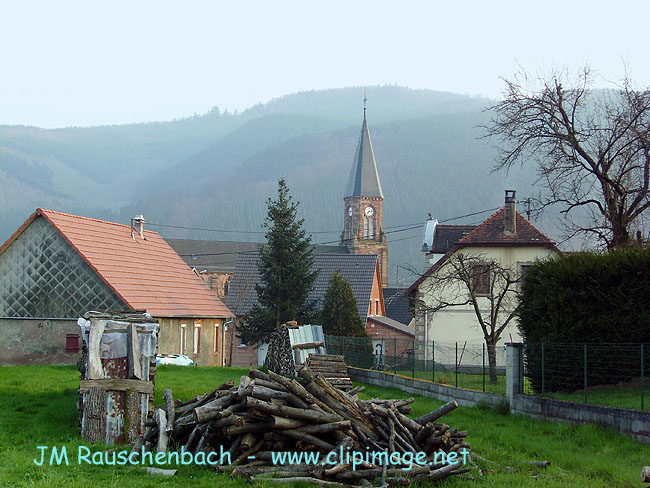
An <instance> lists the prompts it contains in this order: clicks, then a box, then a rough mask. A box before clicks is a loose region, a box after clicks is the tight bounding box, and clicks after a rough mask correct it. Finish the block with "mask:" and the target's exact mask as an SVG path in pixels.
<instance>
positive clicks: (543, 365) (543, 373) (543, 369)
mask: <svg viewBox="0 0 650 488" xmlns="http://www.w3.org/2000/svg"><path fill="white" fill-rule="evenodd" d="M545 369H546V368H545V364H544V343H543V342H542V396H544V391H545V390H544V387H545V386H546V385H545V384H544V376H545V373H546V371H545Z"/></svg>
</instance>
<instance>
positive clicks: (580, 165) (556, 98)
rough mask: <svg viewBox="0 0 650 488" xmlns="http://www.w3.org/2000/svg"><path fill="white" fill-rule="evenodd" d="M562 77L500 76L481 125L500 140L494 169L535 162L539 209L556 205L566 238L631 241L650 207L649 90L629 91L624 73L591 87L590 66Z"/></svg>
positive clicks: (612, 242) (615, 243)
mask: <svg viewBox="0 0 650 488" xmlns="http://www.w3.org/2000/svg"><path fill="white" fill-rule="evenodd" d="M567 78H568V75H562V76H559V75H552V76H549V77H538V78H536V79H529V77H528V75H527V74H526V73H522V74H520V75H519V76H517V77H515V78H514V79H513V80H505V81H506V84H507V88H506V91H505V97H504V100H503V101H502V102H499V103H497V104H496V105H495V106H493V107H492V108H491V111H492V113H493V118H492V121H491V124H490V125H489V126H488V127H487V136H488V137H495V138H496V139H497V140H498V141H499V143H498V146H499V150H500V155H499V162H498V164H497V165H496V169H506V170H507V169H509V168H511V167H512V166H513V165H515V164H528V163H529V162H532V163H535V164H536V165H537V174H538V180H537V183H541V184H542V185H543V187H544V188H545V191H544V192H543V193H542V194H540V203H541V208H545V207H547V206H549V205H555V204H559V205H560V207H561V212H562V213H563V214H564V216H565V217H566V220H565V223H566V228H567V230H568V236H567V237H571V236H573V235H577V234H582V235H585V234H587V235H591V236H592V237H596V239H597V241H598V242H599V243H601V244H604V245H605V246H606V247H607V248H608V249H613V248H616V247H626V246H629V245H630V244H632V242H633V238H632V233H633V231H634V230H635V229H636V230H639V226H640V224H641V220H642V219H643V218H644V216H645V217H646V218H647V214H646V211H647V210H648V208H649V207H650V193H649V191H648V184H649V181H650V90H648V89H645V90H641V91H638V90H634V89H633V88H632V87H631V82H630V80H629V78H628V77H627V76H626V77H625V79H624V80H623V82H622V83H621V86H617V87H615V88H614V89H606V90H591V89H590V87H591V86H592V85H593V81H594V78H595V76H594V75H593V74H592V73H591V72H590V70H589V69H588V68H585V69H584V70H583V71H582V72H581V73H580V75H579V76H578V78H577V81H576V82H575V83H573V84H572V85H571V86H567V85H566V84H565V82H564V81H563V80H566V79H567ZM577 209H584V211H585V212H586V214H587V218H586V219H585V214H584V213H583V212H579V211H577ZM578 214H580V215H578ZM581 220H582V222H581Z"/></svg>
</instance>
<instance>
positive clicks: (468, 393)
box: [348, 366, 507, 407]
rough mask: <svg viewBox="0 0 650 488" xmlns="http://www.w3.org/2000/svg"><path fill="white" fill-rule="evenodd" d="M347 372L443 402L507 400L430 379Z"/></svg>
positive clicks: (362, 379) (465, 404)
mask: <svg viewBox="0 0 650 488" xmlns="http://www.w3.org/2000/svg"><path fill="white" fill-rule="evenodd" d="M348 374H349V375H350V378H351V379H353V380H355V381H360V382H362V383H366V384H369V385H375V386H386V387H389V388H398V389H399V390H402V391H404V392H406V393H410V394H411V395H419V396H423V397H427V398H435V399H437V400H441V401H443V402H448V401H451V400H456V401H457V402H458V405H460V406H462V407H472V406H474V405H476V404H477V403H479V402H485V403H487V404H488V405H493V406H494V405H498V404H499V403H503V402H505V401H507V398H506V397H505V396H504V395H496V394H494V393H483V392H482V391H474V390H464V389H462V388H454V387H453V386H446V385H440V384H438V383H432V382H430V381H425V380H419V379H416V378H409V377H407V376H401V375H398V374H391V373H384V372H380V371H374V370H370V369H361V368H352V367H350V366H348Z"/></svg>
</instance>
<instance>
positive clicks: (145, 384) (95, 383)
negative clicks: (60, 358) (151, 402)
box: [79, 378, 153, 394]
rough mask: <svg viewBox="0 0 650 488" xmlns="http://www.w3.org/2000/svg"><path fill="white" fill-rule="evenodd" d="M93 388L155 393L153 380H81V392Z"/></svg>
mask: <svg viewBox="0 0 650 488" xmlns="http://www.w3.org/2000/svg"><path fill="white" fill-rule="evenodd" d="M91 388H101V389H102V390H104V391H127V390H134V391H137V392H139V393H149V394H153V382H151V381H140V380H127V379H124V378H106V379H101V380H81V382H80V385H79V392H80V393H86V392H87V391H89V390H90V389H91Z"/></svg>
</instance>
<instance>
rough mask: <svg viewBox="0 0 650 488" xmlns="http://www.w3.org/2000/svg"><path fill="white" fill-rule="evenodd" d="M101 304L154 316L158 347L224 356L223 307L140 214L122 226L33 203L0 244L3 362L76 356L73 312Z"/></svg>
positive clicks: (200, 357) (201, 357)
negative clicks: (42, 207)
mask: <svg viewBox="0 0 650 488" xmlns="http://www.w3.org/2000/svg"><path fill="white" fill-rule="evenodd" d="M107 309H111V310H143V311H146V312H147V313H149V314H150V315H151V316H153V318H154V319H156V320H157V321H158V323H159V324H160V332H159V340H158V344H159V353H160V354H178V353H183V354H187V355H188V356H190V357H191V358H192V359H193V360H194V362H195V363H196V364H198V365H202V366H221V365H223V359H224V352H223V350H224V328H225V324H226V323H227V321H228V320H230V319H231V318H232V314H231V312H230V310H228V307H226V306H225V305H224V303H223V302H222V301H221V300H220V299H219V298H218V297H217V296H216V295H215V294H214V293H212V291H211V290H210V289H209V288H208V286H207V285H206V284H205V283H204V282H203V280H201V278H200V277H199V276H198V275H197V274H196V273H194V272H193V271H192V270H191V269H190V268H189V267H188V266H187V265H186V264H185V262H184V261H183V260H182V259H181V258H180V257H179V256H178V254H177V253H176V252H175V251H174V250H173V249H172V248H171V247H170V246H169V244H167V242H165V240H164V239H163V238H162V237H160V236H159V235H158V233H156V232H153V231H150V230H146V229H144V219H143V218H142V217H141V216H140V217H139V218H136V219H134V220H133V221H132V222H131V225H130V226H129V225H123V224H117V223H113V222H107V221H103V220H98V219H92V218H87V217H80V216H77V215H70V214H66V213H61V212H56V211H53V210H45V209H40V208H39V209H37V210H36V211H35V212H34V213H33V214H32V215H31V216H30V217H29V218H28V219H27V220H26V221H25V223H24V224H23V225H22V226H21V227H20V228H19V229H18V230H17V231H16V232H15V233H14V234H13V235H12V236H11V237H10V238H9V239H8V240H7V242H5V243H4V244H3V245H2V246H1V247H0V338H1V339H2V340H0V358H1V360H2V362H3V363H4V364H26V363H65V362H68V363H69V362H74V361H76V351H77V350H78V347H79V343H78V337H79V328H78V326H77V325H76V319H77V318H78V317H80V316H82V315H83V314H85V313H86V312H88V311H90V310H107Z"/></svg>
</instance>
